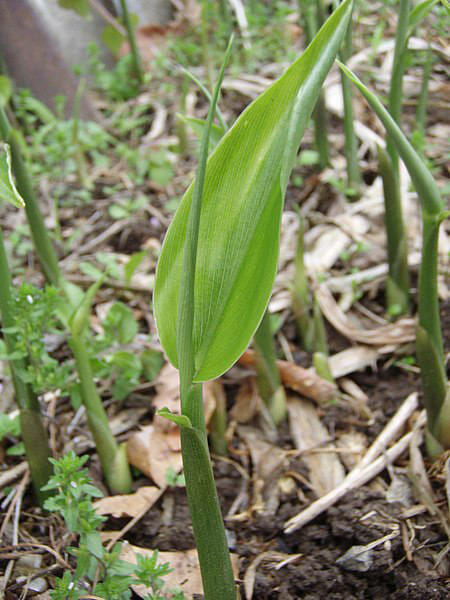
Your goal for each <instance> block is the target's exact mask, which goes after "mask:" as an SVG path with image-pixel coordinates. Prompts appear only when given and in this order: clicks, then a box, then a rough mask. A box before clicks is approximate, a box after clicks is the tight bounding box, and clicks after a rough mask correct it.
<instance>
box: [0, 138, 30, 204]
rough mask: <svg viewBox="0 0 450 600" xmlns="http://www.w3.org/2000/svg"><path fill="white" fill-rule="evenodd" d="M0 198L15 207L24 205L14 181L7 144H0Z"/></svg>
mask: <svg viewBox="0 0 450 600" xmlns="http://www.w3.org/2000/svg"><path fill="white" fill-rule="evenodd" d="M0 200H3V201H4V202H8V203H9V204H12V205H14V206H17V208H23V207H24V206H25V202H24V200H23V198H22V196H21V195H20V194H19V192H18V191H17V188H16V184H15V183H14V177H13V173H12V163H11V152H10V150H9V146H8V144H2V147H0Z"/></svg>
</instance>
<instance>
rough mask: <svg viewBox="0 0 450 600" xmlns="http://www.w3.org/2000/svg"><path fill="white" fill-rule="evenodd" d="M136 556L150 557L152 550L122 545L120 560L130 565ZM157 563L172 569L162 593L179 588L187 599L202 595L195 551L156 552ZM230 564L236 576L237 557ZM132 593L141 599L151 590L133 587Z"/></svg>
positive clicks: (234, 556)
mask: <svg viewBox="0 0 450 600" xmlns="http://www.w3.org/2000/svg"><path fill="white" fill-rule="evenodd" d="M136 554H142V555H144V556H152V555H153V550H149V549H147V548H139V547H138V546H132V545H131V544H128V543H126V544H123V546H122V552H121V555H120V558H121V559H122V560H125V561H128V562H130V563H134V564H135V563H136ZM158 563H169V564H170V567H171V568H172V569H173V571H171V572H170V573H169V574H168V575H167V576H165V577H164V581H165V586H164V590H163V593H164V592H165V593H167V592H168V591H169V590H172V589H175V588H179V589H181V590H182V591H183V592H184V594H185V595H186V596H187V598H192V597H193V595H194V594H202V593H203V587H202V580H201V575H200V566H199V563H198V557H197V551H196V550H195V549H193V550H187V551H185V552H158ZM231 564H232V567H233V572H234V573H235V576H237V575H238V564H237V556H236V555H235V554H232V555H231ZM132 588H133V591H134V592H135V593H136V594H138V595H139V596H141V597H142V598H143V597H144V596H145V595H146V594H148V593H149V592H150V591H151V590H149V589H148V588H146V587H145V586H143V585H133V586H132Z"/></svg>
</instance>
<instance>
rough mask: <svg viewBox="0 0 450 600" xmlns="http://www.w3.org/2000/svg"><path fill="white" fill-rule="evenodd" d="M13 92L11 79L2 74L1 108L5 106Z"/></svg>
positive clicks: (0, 88)
mask: <svg viewBox="0 0 450 600" xmlns="http://www.w3.org/2000/svg"><path fill="white" fill-rule="evenodd" d="M11 94H12V85H11V79H10V78H9V77H6V75H0V108H5V106H6V105H7V104H8V102H9V99H10V98H11Z"/></svg>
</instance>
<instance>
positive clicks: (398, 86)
mask: <svg viewBox="0 0 450 600" xmlns="http://www.w3.org/2000/svg"><path fill="white" fill-rule="evenodd" d="M409 4H410V0H400V8H399V13H398V22H397V31H396V34H395V49H394V64H393V65H392V72H391V82H390V87H389V99H388V110H389V112H390V113H391V116H392V118H393V119H394V121H395V122H396V123H397V124H398V125H399V126H400V124H401V115H402V101H403V74H404V72H405V67H406V46H407V42H408V17H409ZM386 150H387V152H388V154H389V157H390V159H391V163H392V168H393V169H394V173H395V174H396V177H397V178H398V170H399V162H398V152H397V148H396V146H395V142H394V141H393V140H392V138H391V136H390V135H388V138H387V145H386Z"/></svg>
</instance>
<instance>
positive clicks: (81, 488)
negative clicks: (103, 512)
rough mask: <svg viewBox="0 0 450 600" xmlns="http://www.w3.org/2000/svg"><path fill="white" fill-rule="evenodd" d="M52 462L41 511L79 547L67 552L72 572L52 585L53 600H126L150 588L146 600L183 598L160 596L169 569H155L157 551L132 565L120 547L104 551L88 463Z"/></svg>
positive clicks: (164, 566) (181, 598)
mask: <svg viewBox="0 0 450 600" xmlns="http://www.w3.org/2000/svg"><path fill="white" fill-rule="evenodd" d="M50 460H51V463H52V464H53V468H54V475H53V477H51V478H50V480H49V482H48V484H47V485H46V486H44V488H43V489H44V490H45V491H50V492H52V493H53V494H54V495H53V496H51V497H50V498H49V499H48V500H46V502H45V508H46V509H47V510H49V511H51V512H56V513H58V514H60V515H61V516H62V517H63V518H64V521H65V523H66V526H67V528H68V530H69V531H70V532H71V533H73V534H75V535H76V536H78V545H77V546H76V547H75V546H74V547H70V548H68V551H69V553H70V554H71V555H72V556H74V557H75V560H76V566H75V568H74V570H73V572H69V571H66V572H65V573H64V575H63V577H62V578H60V579H56V582H55V586H54V589H53V591H52V592H50V597H51V598H52V600H67V599H73V600H79V599H80V598H81V597H84V596H85V594H86V593H87V592H89V593H92V594H95V595H96V596H100V597H101V598H104V599H105V600H127V599H129V598H131V590H130V586H131V585H134V584H136V585H138V584H139V585H145V586H146V587H147V588H148V590H149V593H148V594H147V595H146V596H145V600H164V599H165V598H172V600H175V599H176V600H184V598H185V596H184V594H183V593H181V592H178V591H175V592H168V595H166V594H165V593H164V594H163V588H164V577H165V576H166V575H168V574H169V573H170V572H171V571H172V570H173V569H171V568H170V566H169V564H168V563H164V564H158V551H157V550H155V552H154V553H153V554H152V556H148V557H147V556H142V555H137V564H136V565H134V564H131V563H129V562H126V561H124V560H122V559H121V558H120V553H121V549H122V544H115V546H114V547H113V548H112V549H111V550H108V549H107V548H106V547H105V546H103V544H102V541H101V537H100V532H99V527H100V526H101V524H102V523H103V522H104V521H105V517H102V516H100V515H98V514H97V513H96V512H95V509H94V507H93V505H92V499H94V498H100V497H101V496H102V495H103V494H102V493H101V491H100V490H99V489H97V488H96V487H95V486H94V485H92V482H91V479H90V477H89V475H88V472H87V469H84V468H83V466H84V464H85V463H86V461H87V460H88V457H87V456H82V457H78V456H76V455H75V453H74V452H73V451H70V452H68V453H67V454H66V455H65V456H63V457H62V458H60V459H59V460H54V459H50ZM94 582H95V583H94Z"/></svg>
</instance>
